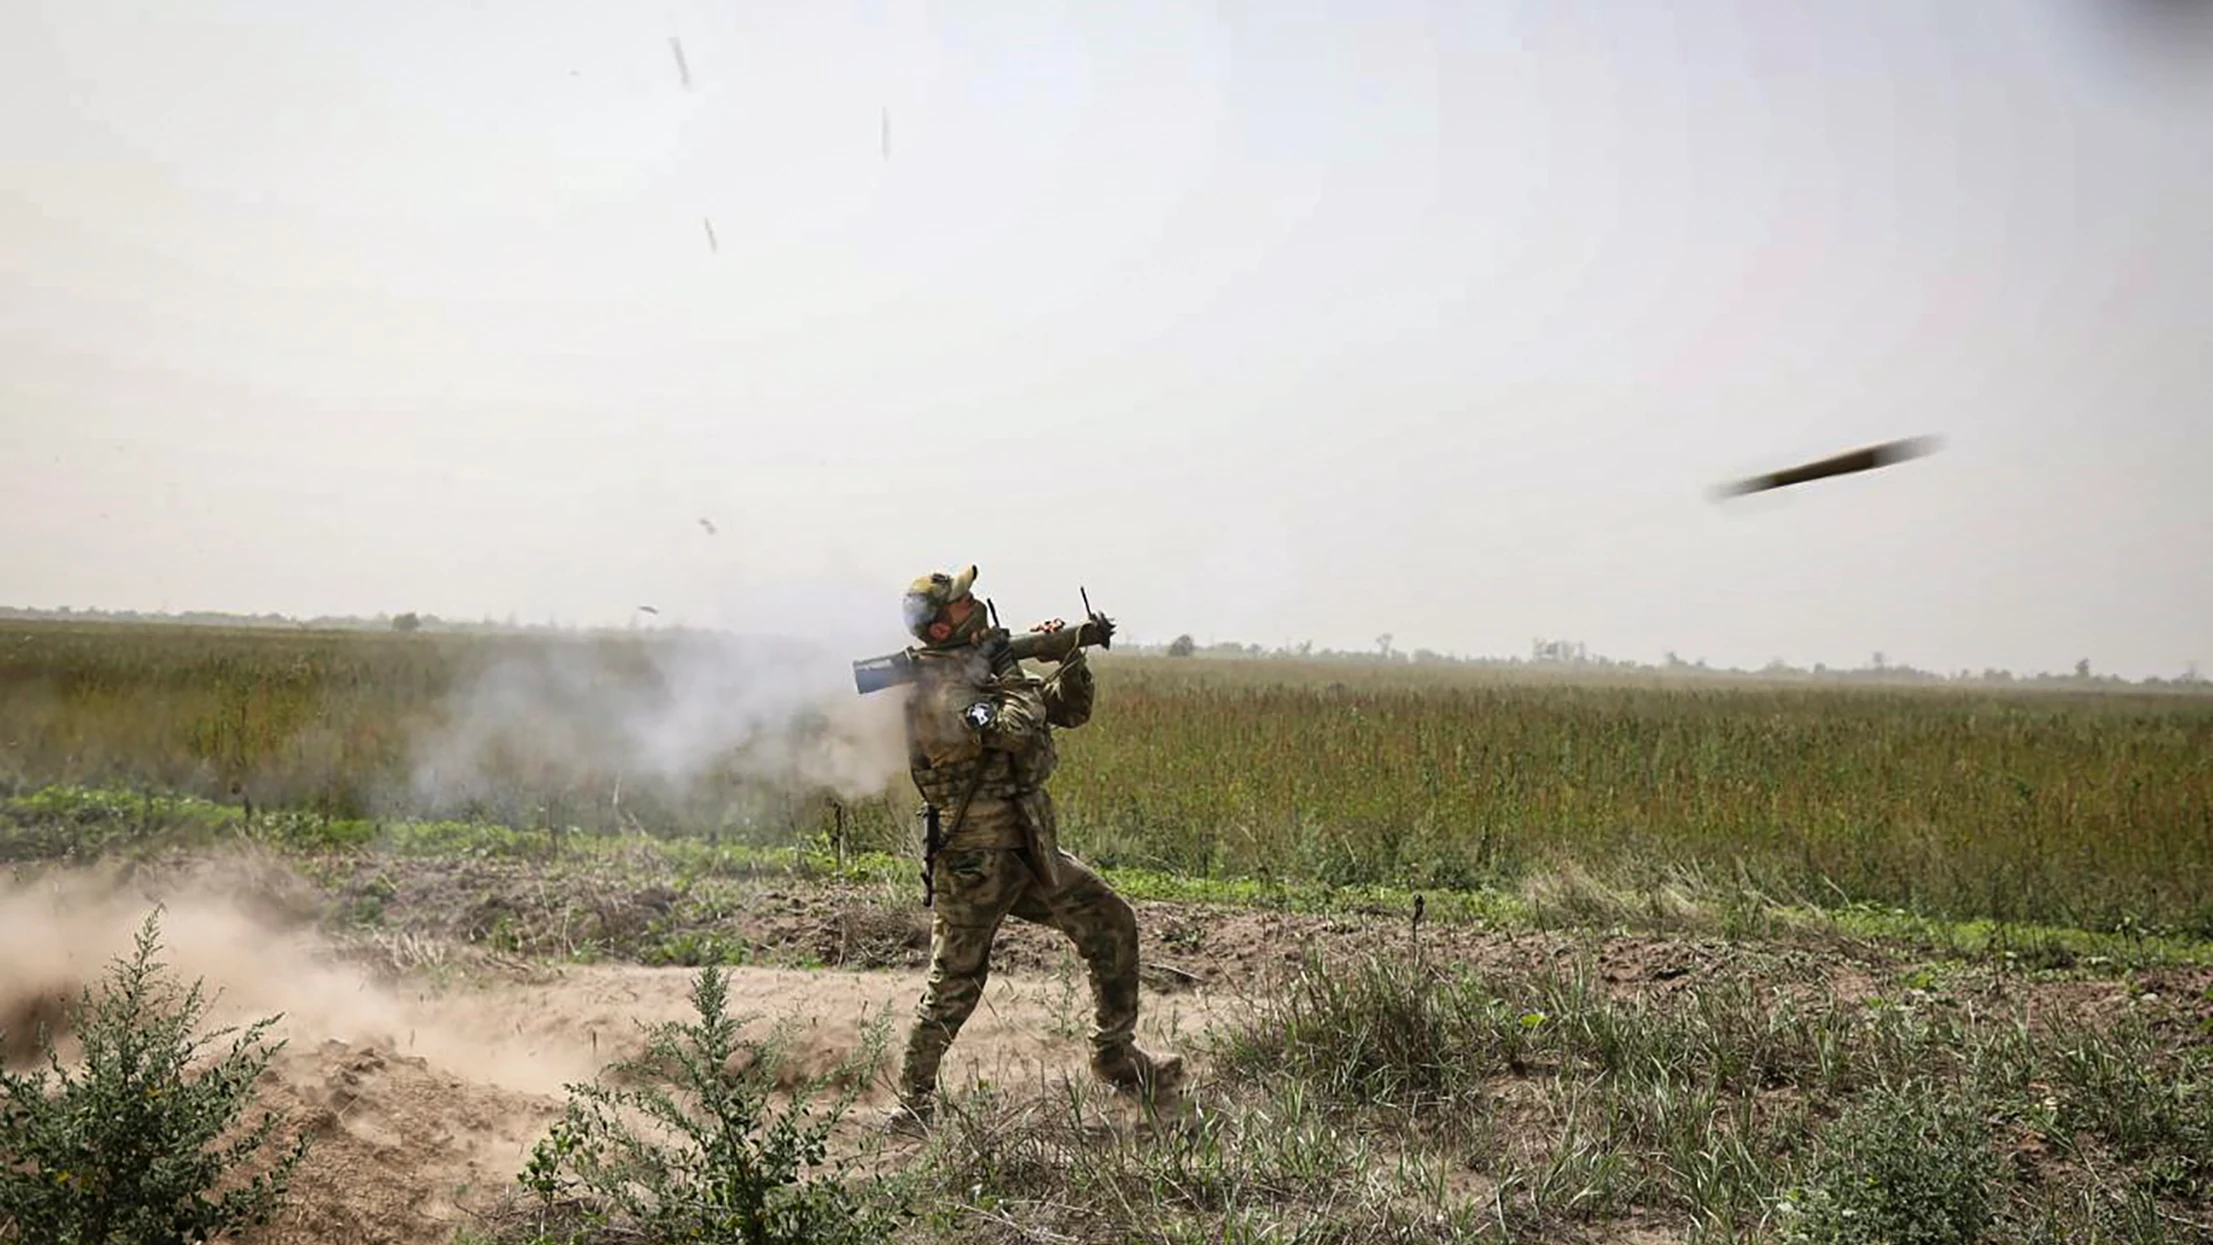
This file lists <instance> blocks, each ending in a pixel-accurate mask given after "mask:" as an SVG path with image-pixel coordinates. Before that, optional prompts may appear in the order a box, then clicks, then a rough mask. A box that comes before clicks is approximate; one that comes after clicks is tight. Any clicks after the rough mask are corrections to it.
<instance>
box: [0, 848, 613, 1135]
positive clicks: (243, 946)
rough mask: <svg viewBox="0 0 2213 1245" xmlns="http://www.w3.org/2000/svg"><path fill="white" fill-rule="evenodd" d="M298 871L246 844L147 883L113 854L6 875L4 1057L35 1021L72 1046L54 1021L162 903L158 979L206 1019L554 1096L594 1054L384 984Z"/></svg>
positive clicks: (507, 1009) (35, 1032) (1, 941)
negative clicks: (318, 922)
mask: <svg viewBox="0 0 2213 1245" xmlns="http://www.w3.org/2000/svg"><path fill="white" fill-rule="evenodd" d="M305 892H306V884H305V883H304V882H302V881H301V880H300V879H298V878H297V877H296V876H294V875H292V874H290V873H289V871H286V870H283V869H282V868H281V867H279V866H276V865H274V864H269V863H257V862H256V861H255V860H254V859H253V858H252V857H237V858H232V859H225V860H209V861H204V862H201V863H200V864H198V865H197V866H195V867H194V868H193V869H192V870H190V871H189V872H187V873H184V874H181V875H180V876H178V877H177V878H175V879H173V880H171V881H168V882H166V883H165V884H163V885H161V886H159V887H158V888H156V887H149V886H146V885H144V884H143V882H142V881H141V880H136V879H134V878H133V876H132V874H131V872H130V871H129V870H128V869H126V868H122V867H108V868H95V869H83V870H70V871H66V872H53V873H48V874H43V875H40V876H36V877H33V878H31V879H29V880H25V881H16V882H12V883H8V884H6V885H4V886H0V947H5V948H6V949H7V952H6V954H5V956H0V1058H4V1060H5V1062H6V1063H7V1064H8V1066H11V1067H20V1066H22V1064H23V1063H24V1062H25V1060H26V1059H29V1058H33V1057H35V1056H36V1055H37V1053H38V1049H39V1036H40V1035H39V1026H40V1025H41V1024H43V1025H45V1026H47V1027H48V1029H49V1031H51V1032H53V1034H54V1036H55V1039H56V1040H55V1049H56V1053H57V1054H59V1055H60V1056H61V1057H62V1058H63V1060H64V1061H65V1062H66V1061H68V1060H70V1059H72V1058H74V1056H75V1051H74V1041H73V1036H74V1035H72V1034H69V1033H67V1032H66V1031H64V1030H63V1029H62V1026H61V1022H62V1020H63V1019H64V1017H65V1016H67V1015H68V1014H69V1013H70V1011H72V1010H73V1009H74V1007H75V1005H76V1003H77V1000H78V995H79V992H80V991H81V990H82V989H84V988H86V987H94V988H95V989H97V983H98V982H100V981H101V980H103V979H104V978H106V977H107V975H108V974H109V972H110V970H111V968H112V967H113V965H114V962H115V961H116V960H118V959H123V958H127V957H129V956H130V955H131V953H132V949H133V939H134V937H135V935H136V934H137V933H138V931H139V928H140V926H141V924H142V923H143V922H144V921H145V919H146V918H147V916H148V915H149V914H152V913H156V909H157V906H158V918H159V928H158V930H157V934H158V937H159V939H160V947H159V948H158V950H157V951H156V953H155V955H154V959H155V960H156V961H157V962H159V963H160V964H162V965H163V966H164V968H163V969H162V975H163V977H164V978H165V979H166V980H168V981H170V982H173V983H177V984H179V985H189V984H190V983H192V982H194V981H201V982H204V983H205V991H206V994H205V1000H206V1004H207V1008H206V1015H205V1019H204V1021H203V1025H204V1026H207V1027H222V1026H226V1025H246V1024H251V1023H253V1022H254V1021H257V1020H260V1019H262V1018H264V1017H271V1016H275V1017H278V1018H279V1020H278V1023H277V1025H275V1026H274V1029H275V1030H276V1031H277V1032H276V1034H275V1036H282V1037H285V1038H288V1039H289V1040H290V1041H291V1042H292V1043H293V1044H294V1045H298V1046H304V1047H306V1048H309V1049H312V1048H314V1047H316V1046H318V1045H320V1044H322V1043H325V1042H328V1041H337V1042H342V1043H345V1044H347V1045H349V1046H360V1045H368V1046H376V1047H381V1048H384V1049H387V1050H391V1051H396V1052H399V1053H402V1054H405V1055H413V1056H419V1057H422V1058H424V1059H427V1060H429V1061H431V1062H433V1063H436V1064H438V1065H439V1066H441V1067H443V1068H446V1069H448V1070H450V1071H451V1072H453V1073H454V1074H455V1075H458V1076H461V1077H465V1078H467V1079H469V1080H471V1081H475V1082H480V1083H484V1084H488V1085H495V1086H499V1087H501V1088H504V1089H508V1090H512V1091H516V1092H519V1093H526V1094H550V1093H555V1092H558V1091H559V1090H560V1088H561V1087H562V1086H563V1085H564V1084H566V1083H568V1082H570V1081H574V1080H580V1079H588V1078H589V1077H590V1076H591V1075H592V1073H593V1071H594V1070H595V1068H596V1067H597V1066H598V1065H597V1062H596V1061H595V1060H594V1058H593V1054H592V1051H591V1049H590V1046H589V1044H588V1043H587V1042H585V1041H584V1038H583V1035H581V1034H580V1035H578V1036H577V1039H576V1041H575V1042H574V1043H566V1042H564V1041H562V1040H561V1038H560V1035H558V1034H550V1033H546V1032H543V1031H535V1032H533V1031H531V1027H530V1026H528V1025H525V1024H523V1023H521V1018H522V1015H523V1012H524V1008H522V1007H520V1006H515V1005H506V1006H503V1005H500V1004H498V1003H496V1002H495V1001H493V1000H490V999H485V1000H481V1001H479V1000H472V999H461V1000H455V999H447V998H433V996H432V995H431V994H430V993H429V992H427V991H422V990H407V989H405V988H402V987H396V986H390V985H385V984H382V983H380V982H378V981H377V980H376V979H375V978H374V977H373V976H372V975H371V974H370V972H369V971H368V970H366V969H365V968H363V967H362V966H360V965H359V964H356V963H352V962H349V961H347V960H346V959H345V958H343V956H342V955H341V949H340V948H339V947H338V946H336V945H335V944H334V943H332V942H331V941H329V940H328V939H326V938H325V937H323V936H321V935H320V934H318V933H317V932H316V931H315V930H314V928H313V926H312V925H311V924H310V923H309V921H308V916H307V911H306V909H307V908H308V907H309V904H310V902H311V901H309V900H308V899H307V898H306V897H305Z"/></svg>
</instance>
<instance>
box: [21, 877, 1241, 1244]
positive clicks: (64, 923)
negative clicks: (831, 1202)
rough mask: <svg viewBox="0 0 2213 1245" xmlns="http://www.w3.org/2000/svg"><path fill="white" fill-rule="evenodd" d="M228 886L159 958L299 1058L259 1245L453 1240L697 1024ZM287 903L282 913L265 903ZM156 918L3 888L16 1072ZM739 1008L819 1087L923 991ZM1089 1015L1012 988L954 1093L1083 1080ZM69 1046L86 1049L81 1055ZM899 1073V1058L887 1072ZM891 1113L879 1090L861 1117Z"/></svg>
mask: <svg viewBox="0 0 2213 1245" xmlns="http://www.w3.org/2000/svg"><path fill="white" fill-rule="evenodd" d="M250 881H251V882H252V883H253V884H251V885H248V884H243V883H242V880H241V879H240V878H238V877H237V876H235V870H233V871H231V872H230V873H229V875H226V874H225V873H224V872H222V871H218V872H215V873H212V874H208V875H203V876H200V877H197V878H186V879H178V880H176V881H175V882H173V883H172V884H170V885H167V886H165V887H163V888H162V890H161V895H160V898H161V900H162V903H163V905H164V909H163V915H162V924H161V938H162V950H161V952H160V953H159V957H158V958H159V959H160V960H162V961H163V962H165V963H166V964H168V965H169V966H170V967H171V969H172V970H173V971H174V973H175V974H177V975H178V977H179V979H181V980H184V981H190V980H191V979H194V978H198V979H201V980H203V981H204V982H205V984H206V987H207V990H208V992H209V995H210V997H211V1004H210V1006H209V1009H208V1014H207V1023H208V1024H209V1025H236V1024H243V1023H250V1022H251V1021H253V1020H255V1019H258V1018H260V1017H263V1016H270V1015H278V1016H280V1017H281V1019H280V1021H279V1023H278V1025H277V1026H276V1027H275V1029H274V1030H272V1036H276V1037H281V1038H283V1039H285V1040H286V1047H285V1049H284V1050H283V1051H282V1052H281V1054H280V1055H279V1056H278V1058H277V1060H276V1061H275V1063H274V1065H273V1066H272V1068H271V1071H270V1074H269V1076H268V1078H267V1080H266V1083H265V1085H264V1087H263V1094H262V1097H261V1100H260V1101H261V1104H262V1105H265V1106H268V1107H271V1108H274V1109H276V1110H278V1111H280V1112H283V1113H285V1114H288V1115H290V1116H291V1117H292V1118H293V1119H294V1120H295V1121H298V1122H299V1123H301V1124H304V1125H305V1126H307V1127H309V1128H311V1129H313V1131H314V1133H315V1135H316V1139H317V1140H316V1145H315V1147H314V1149H313V1150H312V1152H311V1155H310V1158H309V1159H308V1161H307V1162H306V1163H304V1164H303V1165H302V1167H301V1169H300V1171H299V1173H298V1174H297V1176H296V1179H295V1183H294V1190H295V1196H294V1197H292V1198H291V1199H289V1203H290V1204H289V1206H288V1208H287V1209H286V1210H285V1212H284V1213H283V1214H282V1216H281V1218H280V1219H279V1220H278V1222H276V1223H275V1224H272V1225H271V1226H270V1228H269V1229H268V1230H266V1231H264V1232H262V1233H259V1234H257V1235H256V1236H254V1237H252V1238H249V1239H250V1240H252V1241H254V1242H257V1243H258V1245H300V1243H305V1242H321V1241H345V1242H351V1243H356V1245H430V1243H432V1242H440V1243H442V1242H446V1241H449V1240H450V1239H451V1238H452V1235H453V1232H454V1229H455V1228H456V1227H460V1226H465V1225H467V1224H468V1223H470V1222H471V1220H472V1217H473V1216H475V1215H478V1214H481V1213H483V1212H484V1211H485V1210H486V1209H487V1208H489V1207H490V1206H492V1205H493V1204H494V1202H495V1201H496V1199H498V1198H499V1197H500V1196H501V1195H502V1194H504V1193H506V1192H508V1191H509V1190H511V1189H513V1188H514V1180H515V1175H516V1173H517V1172H518V1171H520V1170H521V1168H522V1166H523V1163H524V1162H525V1160H526V1159H527V1158H528V1155H529V1151H530V1147H531V1145H532V1144H533V1142H535V1141H536V1140H537V1139H538V1138H539V1137H540V1136H542V1135H543V1133H544V1131H545V1129H546V1128H547V1127H548V1126H549V1125H550V1124H551V1123H552V1122H553V1121H554V1120H555V1119H556V1118H557V1117H558V1115H559V1114H560V1110H561V1106H562V1102H563V1100H564V1094H563V1087H564V1086H565V1085H567V1084H569V1083H572V1082H576V1081H582V1080H588V1079H590V1078H592V1077H593V1076H594V1075H595V1073H597V1072H598V1071H599V1070H600V1069H601V1068H603V1067H604V1066H605V1065H606V1064H607V1063H608V1062H610V1061H612V1060H614V1059H617V1058H620V1057H623V1056H627V1055H632V1054H635V1053H636V1052H637V1051H638V1050H639V1049H640V1047H641V1046H642V1033H641V1028H640V1027H641V1026H643V1025H649V1024H652V1023H654V1022H657V1021H665V1020H681V1019H688V1018H690V1017H691V1016H692V1015H693V1014H694V1013H693V1010H692V1006H691V1002H690V998H689V993H690V991H691V988H692V986H693V984H694V982H695V980H696V972H695V970H690V969H674V968H671V969H655V968H641V967H637V966H624V965H607V966H590V967H563V968H558V969H553V970H538V971H529V972H525V973H520V974H515V973H510V974H507V975H505V976H502V975H499V974H485V973H477V974H471V975H469V976H468V977H467V978H466V979H463V980H459V981H454V982H449V983H448V984H446V985H444V986H442V987H434V986H432V985H430V984H427V983H425V982H422V981H410V980H407V979H404V978H402V979H397V980H395V979H392V978H391V977H389V976H388V975H385V974H379V973H376V972H374V971H372V970H371V969H370V968H369V967H367V966H364V965H363V964H361V963H359V962H357V961H356V960H354V959H350V958H349V957H348V955H347V954H346V953H345V949H344V948H341V947H339V946H337V945H334V944H332V943H331V942H329V941H327V940H326V939H324V938H323V937H321V936H320V935H318V934H317V933H316V932H314V930H313V929H312V927H310V926H308V925H305V924H303V923H301V922H300V921H299V920H298V919H297V914H296V913H295V912H293V911H291V910H290V909H289V906H288V905H287V904H286V903H285V902H283V899H282V894H283V890H282V888H281V887H279V888H276V889H275V890H274V891H272V888H270V887H269V886H267V885H266V883H267V882H268V881H269V879H267V878H255V879H250ZM273 893H274V894H275V895H277V896H278V898H277V900H276V901H275V902H271V895H272V894H273ZM149 910H150V904H149V903H148V902H147V897H146V888H145V886H144V885H143V879H138V880H136V881H135V882H134V880H132V879H128V878H126V877H124V876H122V875H119V874H113V873H102V874H94V873H85V874H73V875H68V876H66V877H49V878H46V879H44V880H42V881H40V882H38V883H37V884H35V885H32V886H27V887H17V888H15V889H11V890H6V891H0V946H5V947H6V948H7V953H6V955H5V956H4V957H0V1029H4V1030H5V1032H6V1038H5V1041H6V1043H7V1048H6V1051H5V1057H6V1059H7V1061H8V1062H9V1064H10V1065H11V1066H15V1067H20V1066H22V1064H23V1062H24V1061H25V1059H26V1058H27V1057H29V1056H31V1055H32V1054H34V1053H35V1049H36V1048H35V1046H34V1045H33V1043H34V1041H35V1038H34V1037H33V1034H34V1032H35V1030H36V1027H37V1025H39V1024H40V1023H45V1024H48V1025H53V1024H56V1023H58V1022H59V1021H60V1019H61V1017H62V1016H63V1015H64V1011H63V1007H62V1000H63V999H65V998H73V997H74V996H75V994H76V991H77V990H78V989H79V988H80V987H81V986H83V985H84V984H86V983H87V982H90V981H93V980H95V979H96V978H97V977H98V976H99V975H100V973H101V972H102V971H103V969H104V967H105V966H106V965H107V963H108V962H109V961H110V960H111V959H112V958H113V957H117V956H122V955H127V954H128V953H129V951H130V949H131V939H132V936H133V934H134V933H135V932H136V931H137V929H138V926H139V923H140V922H141V921H142V920H143V919H144V917H145V916H146V914H147V912H148V911H149ZM730 973H731V976H730V1001H729V1010H730V1012H731V1014H732V1015H734V1016H737V1017H741V1018H746V1017H757V1018H759V1019H758V1021H757V1022H756V1023H755V1024H754V1025H752V1026H749V1028H748V1032H749V1033H751V1034H765V1033H766V1031H767V1028H768V1026H769V1025H772V1024H775V1023H776V1022H778V1021H787V1022H789V1023H790V1024H791V1026H792V1027H791V1029H790V1030H789V1035H790V1037H789V1043H790V1044H789V1046H788V1048H787V1050H788V1054H787V1059H788V1069H789V1071H790V1072H791V1073H792V1074H794V1075H809V1076H811V1075H820V1074H824V1073H828V1072H831V1071H833V1070H834V1069H835V1068H837V1067H838V1066H839V1065H840V1064H841V1063H842V1062H844V1061H846V1060H847V1059H848V1058H850V1057H851V1056H853V1055H854V1054H855V1053H856V1052H857V1051H859V1050H861V1049H862V1047H863V1046H864V1044H865V1039H866V1035H867V1033H868V1032H869V1029H870V1027H871V1025H872V1024H874V1023H876V1022H880V1021H884V1020H886V1019H888V1021H889V1033H888V1040H889V1043H890V1044H891V1049H892V1052H893V1054H894V1055H895V1052H896V1045H897V1043H898V1042H899V1040H900V1039H901V1038H903V1036H904V1034H905V1031H906V1027H907V1018H908V1015H909V1013H910V1011H911V1009H912V1007H913V1004H914V1000H915V998H916V997H917V996H918V994H919V992H920V990H921V986H922V977H921V975H920V974H919V973H916V972H913V971H910V970H891V971H876V972H854V971H839V970H829V971H816V972H806V971H801V970H796V969H761V968H737V969H733V970H730ZM1231 1005H1233V1004H1231V1003H1230V1002H1229V1000H1227V998H1226V997H1223V996H1218V995H1215V994H1212V993H1210V992H1207V991H1203V990H1185V991H1182V992H1179V993H1177V994H1175V995H1171V996H1163V997H1159V998H1155V999H1152V1000H1150V1001H1149V1006H1148V1009H1147V1013H1146V1015H1145V1018H1144V1020H1143V1022H1142V1026H1141V1027H1142V1032H1143V1035H1144V1040H1146V1041H1148V1042H1149V1043H1150V1044H1155V1045H1162V1046H1168V1047H1171V1048H1173V1047H1177V1046H1178V1045H1179V1043H1178V1035H1188V1034H1189V1032H1190V1031H1191V1030H1192V1029H1193V1028H1195V1027H1196V1026H1199V1025H1203V1024H1204V1023H1205V1022H1206V1020H1207V1019H1208V1018H1209V1016H1210V1015H1212V1014H1217V1013H1219V1012H1220V1010H1221V1009H1222V1008H1224V1007H1226V1006H1231ZM1088 1011H1089V1000H1088V995H1087V993H1086V988H1085V985H1084V983H1083V982H1082V980H1081V979H1080V978H1075V977H1072V976H1069V975H1060V976H1054V975H1048V974H1040V973H1036V972H1030V973H1000V974H998V975H996V976H995V978H994V980H993V982H992V984H991V987H990V989H989V990H988V991H987V993H986V995H985V998H984V1002H983V1004H982V1006H981V1007H980V1008H979V1009H978V1010H977V1012H976V1015H975V1016H974V1018H973V1019H972V1020H971V1021H970V1023H969V1024H968V1026H967V1027H966V1028H965V1029H964V1030H963V1032H962V1034H961V1038H960V1041H959V1043H958V1044H957V1045H956V1046H955V1048H954V1051H953V1054H952V1056H951V1057H950V1058H949V1059H948V1061H947V1068H946V1071H947V1074H948V1076H949V1077H950V1078H951V1079H952V1080H954V1081H955V1082H956V1083H966V1082H969V1081H970V1080H972V1079H975V1078H983V1079H988V1080H990V1081H993V1082H995V1083H998V1084H1001V1085H1007V1086H1019V1085H1020V1084H1021V1083H1024V1082H1028V1083H1032V1084H1034V1085H1035V1087H1036V1089H1037V1090H1038V1091H1039V1092H1043V1091H1045V1090H1047V1089H1049V1088H1050V1087H1051V1086H1052V1085H1054V1084H1057V1083H1058V1081H1059V1079H1060V1078H1062V1077H1068V1076H1074V1077H1081V1076H1083V1074H1084V1059H1083V1056H1084V1046H1083V1041H1082V1035H1083V1032H1084V1025H1085V1024H1086V1022H1087V1019H1088ZM59 1049H60V1051H61V1053H62V1055H63V1057H64V1058H65V1059H67V1058H69V1057H71V1056H72V1055H73V1054H74V1047H73V1043H72V1042H70V1041H69V1040H67V1039H66V1038H65V1039H64V1040H63V1041H62V1042H61V1043H60V1046H59ZM888 1066H889V1060H887V1062H886V1067H887V1069H888ZM889 1101H890V1097H889V1092H888V1087H887V1086H886V1084H885V1083H884V1082H883V1081H882V1079H881V1078H879V1079H878V1081H876V1082H875V1083H873V1084H871V1085H869V1086H868V1087H867V1089H866V1091H865V1096H864V1098H863V1102H864V1106H865V1107H866V1108H880V1107H883V1106H886V1105H888V1103H889ZM876 1118H877V1113H876V1111H875V1110H872V1109H864V1110H862V1111H859V1112H856V1113H855V1114H854V1115H853V1116H852V1117H851V1123H850V1125H849V1126H848V1127H847V1128H846V1129H845V1130H844V1135H843V1136H842V1137H841V1140H842V1141H843V1142H845V1143H846V1144H845V1146H841V1148H847V1147H852V1148H859V1147H862V1146H865V1145H869V1144H874V1143H875V1142H876V1141H877V1140H878V1138H877V1136H876V1134H875V1132H874V1128H873V1124H874V1121H875V1120H876Z"/></svg>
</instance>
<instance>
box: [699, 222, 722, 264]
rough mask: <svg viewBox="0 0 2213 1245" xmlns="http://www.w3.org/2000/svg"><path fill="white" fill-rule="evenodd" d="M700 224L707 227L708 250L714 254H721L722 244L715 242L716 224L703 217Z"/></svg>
mask: <svg viewBox="0 0 2213 1245" xmlns="http://www.w3.org/2000/svg"><path fill="white" fill-rule="evenodd" d="M699 223H700V224H702V225H705V226H706V227H707V249H708V250H709V251H710V252H713V253H714V254H717V255H719V254H721V253H722V244H721V243H719V242H717V241H715V222H714V221H713V220H712V219H710V218H708V217H705V216H702V217H700V218H699Z"/></svg>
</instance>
